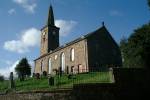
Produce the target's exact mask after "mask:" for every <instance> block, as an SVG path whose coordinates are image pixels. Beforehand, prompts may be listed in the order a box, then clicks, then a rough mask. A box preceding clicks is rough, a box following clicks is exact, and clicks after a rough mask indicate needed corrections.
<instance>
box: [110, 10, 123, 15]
mask: <svg viewBox="0 0 150 100" xmlns="http://www.w3.org/2000/svg"><path fill="white" fill-rule="evenodd" d="M109 15H110V16H122V15H123V14H122V13H121V12H120V11H118V10H111V11H110V12H109Z"/></svg>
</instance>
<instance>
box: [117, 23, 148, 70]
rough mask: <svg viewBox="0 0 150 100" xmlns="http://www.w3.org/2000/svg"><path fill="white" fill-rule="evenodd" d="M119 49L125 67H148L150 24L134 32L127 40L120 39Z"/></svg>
mask: <svg viewBox="0 0 150 100" xmlns="http://www.w3.org/2000/svg"><path fill="white" fill-rule="evenodd" d="M120 48H121V51H122V56H123V60H124V62H123V64H124V66H125V67H134V68H135V67H142V68H149V66H150V62H149V59H150V23H149V24H145V25H143V26H142V27H140V28H138V29H136V30H134V33H133V34H132V35H131V36H130V37H129V38H128V40H127V39H122V40H121V42H120Z"/></svg>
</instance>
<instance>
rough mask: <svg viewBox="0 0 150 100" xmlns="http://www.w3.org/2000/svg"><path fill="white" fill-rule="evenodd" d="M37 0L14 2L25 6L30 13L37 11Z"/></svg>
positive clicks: (17, 0)
mask: <svg viewBox="0 0 150 100" xmlns="http://www.w3.org/2000/svg"><path fill="white" fill-rule="evenodd" d="M35 1H36V0H13V2H15V3H17V4H18V5H20V6H21V7H23V8H24V9H25V10H26V11H27V12H29V13H34V12H35V8H36V6H37V4H36V2H35Z"/></svg>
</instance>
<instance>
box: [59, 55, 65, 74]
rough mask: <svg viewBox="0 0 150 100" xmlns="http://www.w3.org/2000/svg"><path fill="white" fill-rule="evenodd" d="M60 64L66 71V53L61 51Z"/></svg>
mask: <svg viewBox="0 0 150 100" xmlns="http://www.w3.org/2000/svg"><path fill="white" fill-rule="evenodd" d="M60 64H61V70H62V71H65V54H64V53H61V55H60Z"/></svg>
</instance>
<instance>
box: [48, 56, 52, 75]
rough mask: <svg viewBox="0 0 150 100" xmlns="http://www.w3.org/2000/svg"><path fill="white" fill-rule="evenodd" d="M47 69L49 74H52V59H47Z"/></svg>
mask: <svg viewBox="0 0 150 100" xmlns="http://www.w3.org/2000/svg"><path fill="white" fill-rule="evenodd" d="M48 69H49V71H48V72H49V74H51V72H52V59H51V58H49V60H48Z"/></svg>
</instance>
